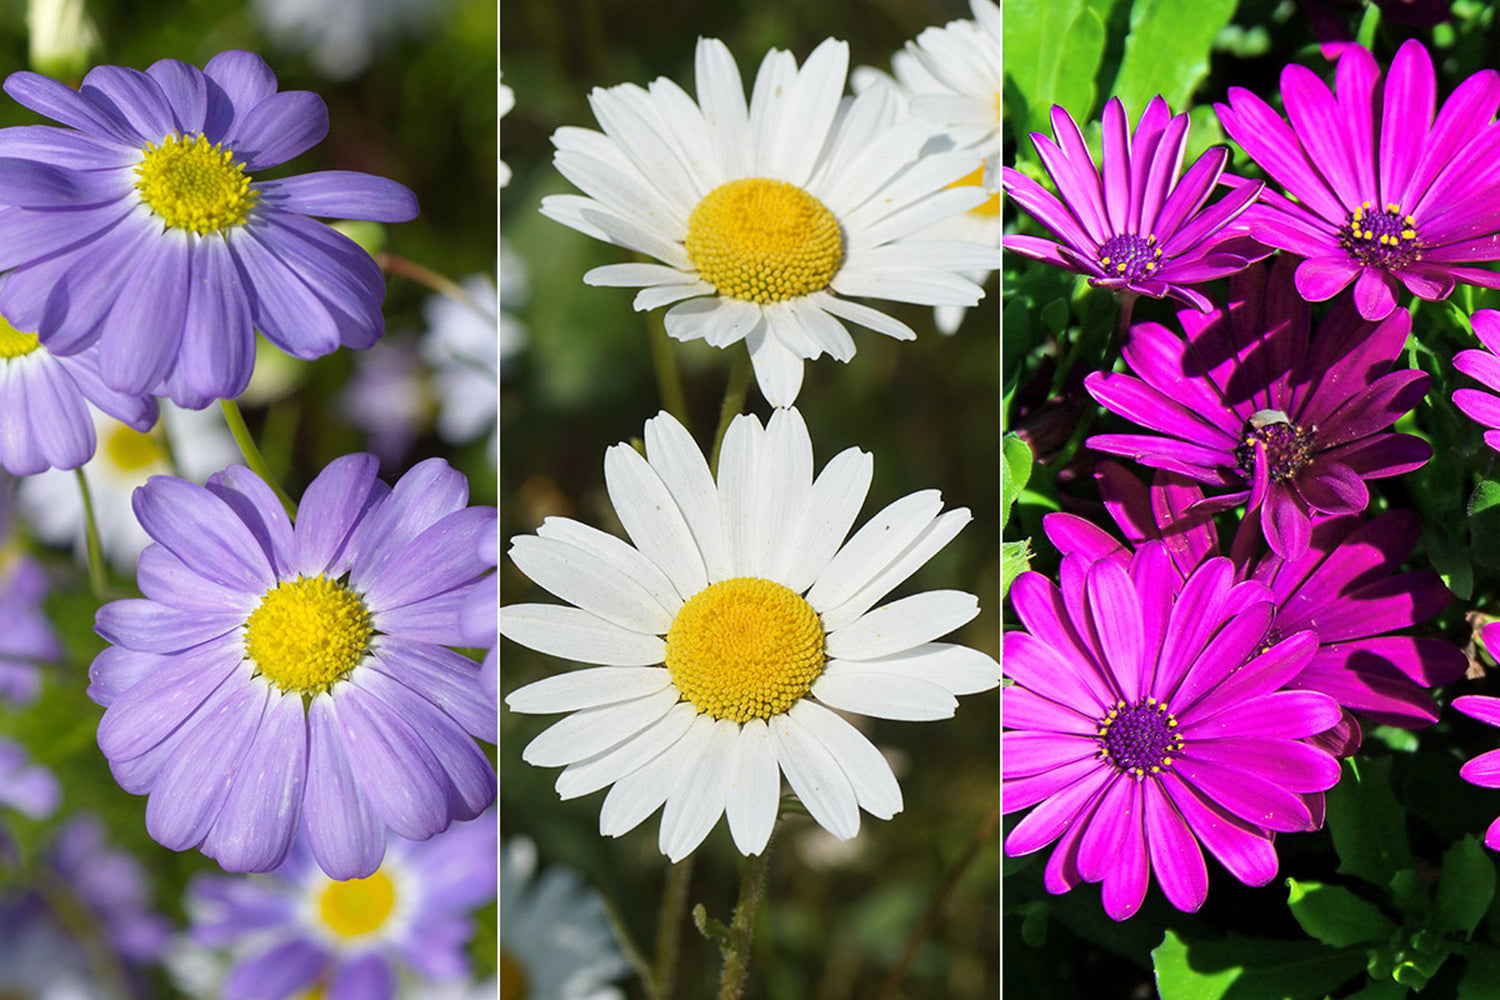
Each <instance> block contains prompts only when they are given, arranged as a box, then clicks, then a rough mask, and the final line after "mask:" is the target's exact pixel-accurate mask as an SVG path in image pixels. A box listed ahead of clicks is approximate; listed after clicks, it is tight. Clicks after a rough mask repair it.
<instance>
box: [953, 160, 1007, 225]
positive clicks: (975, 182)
mask: <svg viewBox="0 0 1500 1000" xmlns="http://www.w3.org/2000/svg"><path fill="white" fill-rule="evenodd" d="M983 183H984V164H983V163H981V164H980V165H979V166H978V167H976V168H974V171H973V172H972V173H968V174H965V175H964V176H962V177H960V178H959V179H958V180H956V181H954V182H953V183H952V184H949V185H948V186H949V187H977V186H979V185H980V184H983ZM969 214H970V215H982V216H984V217H986V218H998V217H999V216H1000V192H999V191H996V192H995V193H994V194H992V195H990V196H989V197H988V198H986V199H985V200H984V201H981V202H980V203H979V204H977V205H975V206H974V207H973V208H971V209H969Z"/></svg>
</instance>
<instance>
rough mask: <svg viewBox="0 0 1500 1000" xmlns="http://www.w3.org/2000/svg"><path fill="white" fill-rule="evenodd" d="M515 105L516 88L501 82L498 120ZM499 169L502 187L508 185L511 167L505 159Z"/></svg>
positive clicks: (496, 116)
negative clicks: (512, 88)
mask: <svg viewBox="0 0 1500 1000" xmlns="http://www.w3.org/2000/svg"><path fill="white" fill-rule="evenodd" d="M515 106H516V92H515V91H514V90H511V89H510V88H509V87H507V86H506V85H505V84H503V83H502V84H500V104H499V113H498V114H496V115H495V118H496V119H497V120H498V119H500V118H504V117H505V115H506V113H507V112H509V111H510V109H511V108H513V107H515ZM499 169H500V186H501V187H505V185H507V184H509V183H510V167H508V166H506V163H505V161H504V160H501V161H500V168H499Z"/></svg>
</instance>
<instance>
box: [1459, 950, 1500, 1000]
mask: <svg viewBox="0 0 1500 1000" xmlns="http://www.w3.org/2000/svg"><path fill="white" fill-rule="evenodd" d="M1458 1000H1500V951H1497V950H1496V949H1494V948H1487V947H1485V946H1483V945H1474V946H1472V947H1470V948H1466V949H1464V977H1463V979H1461V980H1459V983H1458Z"/></svg>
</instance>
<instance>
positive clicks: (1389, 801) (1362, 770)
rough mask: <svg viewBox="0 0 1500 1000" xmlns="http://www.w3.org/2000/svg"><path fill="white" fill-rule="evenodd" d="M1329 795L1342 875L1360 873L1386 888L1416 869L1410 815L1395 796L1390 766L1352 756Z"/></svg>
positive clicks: (1331, 826)
mask: <svg viewBox="0 0 1500 1000" xmlns="http://www.w3.org/2000/svg"><path fill="white" fill-rule="evenodd" d="M1343 768H1344V774H1343V777H1342V778H1341V779H1340V780H1339V783H1338V784H1337V785H1335V786H1334V787H1333V788H1332V789H1330V790H1329V792H1328V800H1327V801H1328V831H1329V833H1331V834H1332V835H1333V846H1334V847H1335V848H1336V849H1337V850H1338V853H1339V867H1338V871H1339V874H1341V875H1356V876H1358V877H1359V878H1362V879H1364V880H1365V881H1366V882H1369V883H1371V884H1373V885H1378V886H1380V887H1381V888H1382V889H1383V888H1385V887H1386V886H1388V885H1390V882H1391V878H1392V877H1393V876H1394V875H1395V874H1396V873H1397V872H1398V871H1400V870H1402V869H1403V868H1410V867H1412V858H1411V849H1410V848H1409V847H1408V846H1407V843H1406V813H1405V811H1404V810H1402V808H1401V806H1400V805H1399V804H1398V803H1397V802H1396V797H1395V796H1394V795H1392V794H1391V762H1390V759H1389V758H1385V757H1380V758H1376V759H1373V760H1366V759H1364V758H1362V757H1351V758H1349V759H1347V760H1345V761H1344V762H1343Z"/></svg>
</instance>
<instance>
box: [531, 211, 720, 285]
mask: <svg viewBox="0 0 1500 1000" xmlns="http://www.w3.org/2000/svg"><path fill="white" fill-rule="evenodd" d="M541 213H542V214H543V215H545V216H546V217H547V218H549V219H552V220H554V221H556V222H561V223H562V224H563V225H565V226H569V227H571V228H573V229H576V230H578V231H579V232H580V233H585V234H587V235H589V236H592V237H593V238H594V239H596V240H603V241H604V242H605V243H613V244H615V245H616V246H621V247H624V248H625V249H627V250H635V251H637V252H639V253H643V254H646V255H647V256H650V257H655V258H656V259H657V260H659V261H662V262H663V263H665V264H667V265H669V266H671V267H675V268H677V269H678V270H680V271H693V270H696V269H695V268H694V267H693V262H692V261H690V260H689V259H688V255H687V250H686V249H685V248H684V247H683V245H682V244H681V243H674V242H673V241H672V240H669V239H667V238H666V237H664V236H661V235H658V234H657V233H654V232H652V231H650V230H648V229H646V228H645V227H643V226H641V225H640V224H639V223H635V222H631V221H629V220H627V219H624V218H622V217H621V216H619V215H617V214H616V213H614V212H611V211H610V210H609V209H607V208H606V207H605V206H603V205H601V204H600V203H599V202H597V201H595V200H594V199H592V198H585V197H584V196H583V195H579V194H549V195H547V197H545V198H543V199H542V207H541Z"/></svg>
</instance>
